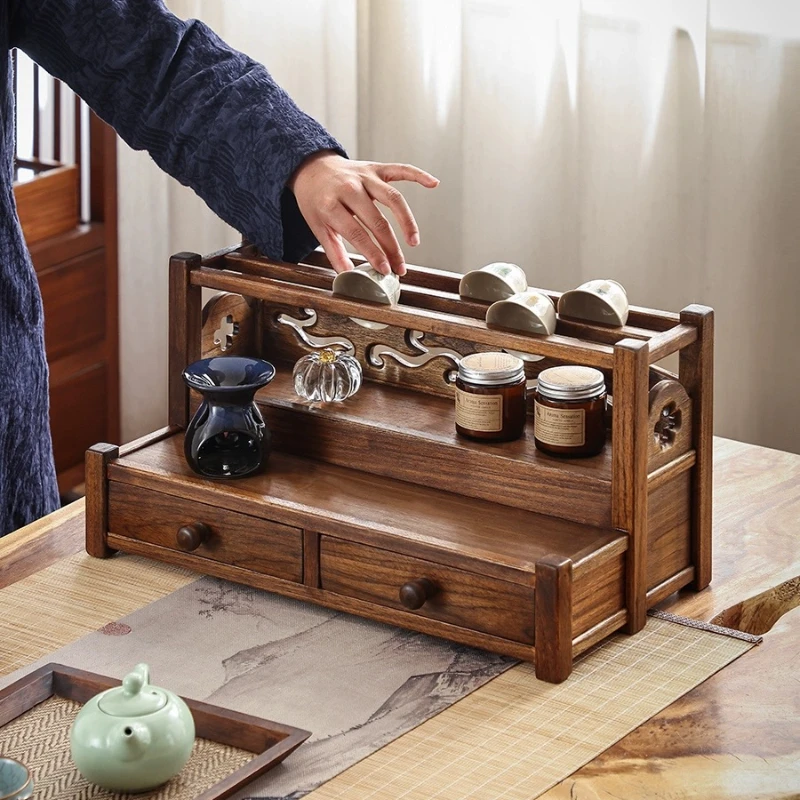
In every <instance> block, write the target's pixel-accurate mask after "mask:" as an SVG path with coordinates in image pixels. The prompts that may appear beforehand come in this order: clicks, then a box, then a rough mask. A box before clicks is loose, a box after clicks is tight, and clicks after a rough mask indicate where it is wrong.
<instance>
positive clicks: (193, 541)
mask: <svg viewBox="0 0 800 800" xmlns="http://www.w3.org/2000/svg"><path fill="white" fill-rule="evenodd" d="M210 536H211V529H210V528H209V527H208V525H204V524H203V523H202V522H192V523H191V524H189V525H184V526H183V527H182V528H179V529H178V534H177V536H176V537H175V538H176V539H177V542H178V547H180V549H181V550H187V551H191V550H197V548H198V547H200V545H201V544H203V542H205V541H206V540H207V539H208V538H209V537H210Z"/></svg>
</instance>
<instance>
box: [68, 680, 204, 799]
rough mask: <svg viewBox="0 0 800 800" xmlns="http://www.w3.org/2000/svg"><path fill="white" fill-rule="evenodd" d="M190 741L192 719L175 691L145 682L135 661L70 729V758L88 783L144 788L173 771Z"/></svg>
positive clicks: (119, 788)
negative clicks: (118, 684) (117, 684)
mask: <svg viewBox="0 0 800 800" xmlns="http://www.w3.org/2000/svg"><path fill="white" fill-rule="evenodd" d="M193 744H194V720H193V719H192V713H191V711H189V707H188V706H187V705H186V703H184V701H183V700H181V698H180V697H178V696H177V695H175V694H173V693H172V692H169V691H167V690H166V689H160V688H158V687H157V686H151V685H150V669H149V667H148V666H147V664H137V665H136V666H135V667H134V669H133V671H132V672H130V673H129V674H128V675H126V676H125V678H124V679H123V681H122V686H117V687H115V688H113V689H108V690H107V691H105V692H101V693H100V694H98V695H95V696H94V697H93V698H92V699H91V700H89V702H87V703H86V705H84V707H83V708H82V709H81V710H80V712H79V713H78V716H77V717H76V718H75V722H73V723H72V729H71V730H70V745H71V752H72V760H73V761H74V762H75V766H76V767H77V768H78V771H79V772H80V773H81V775H83V777H84V778H86V780H87V781H89V782H90V783H94V784H97V785H98V786H101V787H103V788H104V789H109V790H111V791H118V792H144V791H146V790H148V789H153V788H154V787H156V786H160V785H161V784H162V783H165V782H166V781H168V780H169V779H170V778H171V777H173V776H174V775H177V774H178V773H179V772H180V771H181V769H183V765H184V764H185V763H186V761H187V760H188V758H189V756H190V755H191V752H192V746H193Z"/></svg>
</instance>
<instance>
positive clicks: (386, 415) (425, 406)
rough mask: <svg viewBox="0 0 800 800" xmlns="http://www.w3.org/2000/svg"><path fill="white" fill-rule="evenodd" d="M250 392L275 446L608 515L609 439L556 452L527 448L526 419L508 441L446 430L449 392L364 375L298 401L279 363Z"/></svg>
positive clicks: (554, 510) (582, 513) (567, 514)
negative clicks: (349, 393) (335, 399)
mask: <svg viewBox="0 0 800 800" xmlns="http://www.w3.org/2000/svg"><path fill="white" fill-rule="evenodd" d="M257 399H258V401H259V403H260V404H261V407H262V413H263V414H264V418H265V420H266V421H267V424H268V425H269V427H270V429H271V430H272V433H273V444H274V446H275V448H276V449H277V450H282V451H286V452H289V453H293V454H295V455H299V456H303V457H306V458H312V459H316V460H321V461H325V462H329V463H332V464H338V465H340V466H344V467H350V468H355V469H362V470H363V469H367V470H369V471H371V472H373V473H375V474H377V475H382V476H385V477H387V478H396V479H399V480H402V481H408V482H409V483H416V484H419V485H425V486H432V487H435V488H437V489H443V490H445V491H450V492H455V493H457V494H462V495H468V496H470V497H478V498H482V499H484V500H491V501H493V502H495V503H503V504H505V505H510V506H515V507H517V508H523V509H533V508H535V509H536V510H537V511H538V512H540V513H543V514H549V515H551V516H557V517H561V518H563V519H569V520H573V521H575V522H581V523H585V524H589V525H601V526H608V525H609V524H610V522H611V444H610V442H609V443H608V444H607V445H606V447H605V449H604V450H603V451H602V452H601V453H600V454H599V455H597V456H595V457H593V458H584V459H580V458H570V459H564V458H556V457H553V456H549V455H547V454H546V453H542V452H541V451H540V450H537V449H536V445H535V443H534V440H533V429H532V424H529V426H528V430H527V432H526V434H525V435H523V437H522V438H520V439H517V440H516V441H513V442H504V443H485V442H475V441H471V440H469V439H466V438H464V437H461V436H459V435H458V434H457V433H456V431H455V421H454V401H453V400H452V399H445V398H439V397H432V396H430V395H426V394H423V393H421V392H414V391H409V390H407V389H402V388H399V387H393V386H387V385H385V384H380V385H379V384H374V383H365V384H364V385H363V386H362V387H361V389H360V390H359V392H358V393H357V394H356V395H355V396H354V397H352V398H349V399H348V400H347V401H346V402H345V403H323V404H321V403H308V402H305V401H302V400H301V399H300V398H298V397H297V395H296V394H295V392H294V386H293V383H292V380H291V370H290V369H289V368H288V366H284V367H283V368H280V365H279V369H278V372H277V375H276V377H275V379H274V380H273V381H272V383H271V384H270V385H269V386H267V387H266V388H265V389H264V390H262V391H260V392H259V393H258V395H257ZM399 453H402V455H401V456H399V457H398V454H399Z"/></svg>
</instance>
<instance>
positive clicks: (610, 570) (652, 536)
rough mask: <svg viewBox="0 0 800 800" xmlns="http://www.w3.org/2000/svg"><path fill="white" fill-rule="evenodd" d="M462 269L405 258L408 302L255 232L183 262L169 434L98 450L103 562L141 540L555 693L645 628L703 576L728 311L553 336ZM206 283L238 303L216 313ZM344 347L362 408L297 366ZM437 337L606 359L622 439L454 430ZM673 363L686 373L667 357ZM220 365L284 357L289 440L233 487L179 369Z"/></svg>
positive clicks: (276, 395) (276, 419)
mask: <svg viewBox="0 0 800 800" xmlns="http://www.w3.org/2000/svg"><path fill="white" fill-rule="evenodd" d="M459 278H460V276H459V275H457V274H455V273H450V272H442V271H438V270H432V269H425V268H422V267H409V271H408V275H407V276H406V277H405V278H404V279H403V291H402V296H401V299H400V303H399V305H397V306H396V307H394V308H390V307H388V306H379V305H372V304H366V303H363V302H357V301H354V300H349V299H344V298H341V297H336V296H334V295H333V294H332V293H331V289H330V287H331V283H332V279H333V272H332V270H331V269H330V267H329V266H328V265H327V261H326V260H325V258H324V256H323V255H322V254H320V253H314V254H312V256H311V257H309V259H308V260H307V261H306V262H304V263H303V264H301V265H294V264H283V263H278V262H273V261H270V260H268V259H266V258H263V257H261V256H259V255H258V254H257V253H256V251H255V250H254V249H253V248H252V247H250V246H248V245H243V246H241V247H237V248H233V249H231V250H227V251H223V252H221V253H217V254H214V255H212V256H209V257H208V258H205V259H203V258H201V257H200V256H198V255H193V254H185V253H183V254H179V255H176V256H174V257H173V258H172V260H171V264H170V314H171V323H170V341H169V347H170V351H169V362H170V376H169V379H170V385H169V398H170V399H169V407H170V411H169V423H170V426H169V427H168V428H166V429H164V430H162V431H158V432H156V433H154V434H152V435H150V436H148V437H145V438H143V439H141V440H139V441H137V442H134V443H133V444H131V445H128V446H126V447H124V448H117V447H113V446H111V445H97V446H95V447H93V448H91V449H90V450H89V452H88V454H87V495H88V498H87V499H88V505H87V530H86V547H87V550H88V552H89V553H91V554H92V555H94V556H98V557H101V558H102V557H107V556H109V555H111V554H112V553H113V552H114V551H116V550H121V551H125V552H128V553H136V554H139V555H143V556H148V557H150V558H154V559H159V560H161V561H166V562H170V563H173V564H178V565H181V566H183V567H188V568H190V569H193V570H196V571H198V572H201V573H205V574H209V575H215V576H218V577H221V578H226V579H229V580H232V581H237V582H239V583H243V584H248V585H251V586H255V587H259V588H261V589H266V590H268V591H272V592H277V593H279V594H283V595H286V596H289V597H293V598H299V599H301V600H308V601H311V602H314V603H319V604H321V605H324V606H328V607H330V608H334V609H339V610H342V611H346V612H350V613H353V614H358V615H361V616H364V617H369V618H371V619H375V620H380V621H382V622H387V623H391V624H393V625H399V626H402V627H406V628H410V629H412V630H417V631H422V632H425V633H429V634H433V635H436V636H441V637H444V638H446V639H451V640H453V641H456V642H462V643H464V644H468V645H474V646H477V647H482V648H485V649H487V650H491V651H494V652H497V653H502V654H507V655H510V656H514V657H517V658H520V659H525V660H529V661H535V664H536V674H537V676H538V677H539V678H541V679H543V680H546V681H553V682H558V681H562V680H564V679H565V678H566V677H567V676H568V675H569V674H570V671H571V669H572V661H573V658H574V657H575V655H576V654H578V653H581V652H582V651H584V650H586V649H587V648H589V647H590V646H592V645H593V644H595V643H596V642H598V641H600V640H601V639H603V638H604V637H606V636H608V635H609V634H611V633H612V632H614V631H617V630H620V629H622V630H624V631H625V632H627V633H630V634H633V633H636V632H637V631H639V630H641V629H642V627H643V626H644V624H645V620H646V613H647V610H648V609H649V608H651V607H652V606H654V605H655V604H657V603H658V602H660V601H661V600H663V599H664V598H665V597H667V596H668V595H669V594H671V593H672V592H675V591H676V590H678V589H680V588H682V587H685V586H688V585H691V586H692V587H693V588H694V589H695V590H699V589H702V588H704V587H705V586H707V585H708V583H709V582H710V580H711V450H712V359H713V312H712V311H711V309H709V308H705V307H702V306H689V307H688V308H686V309H684V310H683V311H682V312H681V313H680V315H678V314H670V313H666V312H662V311H655V310H650V309H643V308H633V309H632V310H631V313H630V317H629V324H628V325H626V326H625V327H623V328H607V327H602V326H599V325H593V324H588V323H583V322H578V321H570V320H563V319H560V320H559V322H558V329H557V332H556V334H555V335H553V336H529V335H522V334H517V333H513V332H509V331H503V330H494V329H490V328H487V326H486V324H485V323H484V321H483V320H484V315H485V311H486V306H485V305H484V304H481V303H476V302H466V301H462V300H460V299H459V297H458V282H459ZM204 288H207V289H214V290H217V291H219V292H223V293H224V294H222V295H217V296H215V297H214V298H212V299H211V300H210V301H209V302H208V303H207V304H206V306H205V308H204V307H203V302H202V299H201V290H202V289H204ZM551 296H552V297H553V298H554V299H555V300H557V298H558V295H557V294H555V293H551ZM315 316H316V322H313V320H314V318H315ZM351 318H359V319H361V320H368V321H371V322H373V323H383V324H386V325H388V326H389V327H386V328H384V329H380V330H374V329H367V328H365V327H363V326H361V325H359V324H357V323H355V322H353V321H352V319H351ZM312 322H313V324H311V323H312ZM301 323H302V324H301ZM328 337H333V338H339V339H341V338H345V339H347V340H349V341H350V342H352V343H353V345H354V347H355V351H356V354H357V356H358V358H359V360H360V362H361V364H362V366H363V369H364V376H365V382H364V385H363V386H362V388H361V390H360V391H359V393H358V394H357V395H355V396H354V397H353V398H351V399H349V400H347V401H345V402H344V403H339V404H309V403H307V402H304V401H301V400H300V399H299V398H298V397H297V396H296V395H295V393H294V389H293V383H292V366H293V364H294V362H295V360H296V359H297V358H298V357H300V356H301V355H303V354H305V353H308V352H310V351H311V350H312V349H313V347H312V346H311V345H309V344H308V343H307V342H309V341H310V342H312V343H314V345H315V346H318V345H321V344H322V342H320V341H319V339H323V340H324V339H326V338H328ZM437 348H445V349H447V350H454V351H457V352H458V353H461V354H466V353H470V352H475V351H476V350H500V349H510V350H514V351H518V352H522V353H527V354H533V355H537V356H543V359H542V360H539V361H531V362H530V363H527V365H526V370H527V371H528V373H529V375H528V377H529V378H533V377H535V375H536V374H537V373H538V372H539V371H540V370H541V369H543V368H545V367H548V366H552V365H554V364H564V363H573V364H583V365H589V366H593V367H597V368H599V369H601V370H603V371H604V372H605V374H606V378H607V383H608V385H609V387H610V391H611V393H612V394H613V435H610V436H609V442H608V444H607V445H606V448H605V450H604V451H603V452H602V453H601V454H600V455H598V456H596V457H594V458H589V459H557V458H553V457H549V456H547V455H544V454H543V453H541V452H539V451H537V450H536V449H535V447H534V442H533V434H532V420H530V421H529V425H528V430H527V433H526V435H525V437H524V438H523V439H521V440H518V441H515V442H510V443H505V444H487V443H479V442H472V441H468V440H465V439H462V438H460V437H458V436H457V435H456V433H455V430H454V423H453V413H454V402H453V397H452V394H453V388H452V385H451V384H449V383H448V382H447V380H446V376H447V373H448V372H450V371H451V370H452V369H453V367H454V363H453V361H452V360H450V359H448V358H447V356H446V355H441V354H440V352H441V351H438V350H437ZM387 350H389V351H393V352H394V353H400V354H404V355H401V356H399V360H398V357H395V356H393V355H392V354H391V353H388V354H387V352H386V351H387ZM675 352H679V354H680V355H679V373H678V375H673V374H671V373H669V372H667V371H665V370H663V369H659V368H658V367H655V366H654V364H656V362H659V361H661V360H662V359H663V358H665V357H666V356H668V355H670V354H672V353H675ZM223 354H224V355H233V354H241V355H251V356H258V357H262V358H265V359H267V360H269V361H271V362H273V363H274V364H275V365H276V367H277V368H278V373H277V376H276V378H275V380H274V381H273V382H272V383H271V384H270V385H269V386H267V387H266V388H265V389H264V390H262V391H261V392H260V393H259V395H258V400H259V402H260V404H261V409H262V413H263V414H264V417H265V419H266V421H267V424H268V425H269V427H270V429H271V430H272V436H273V448H274V450H273V453H272V455H271V457H270V460H269V461H268V463H267V465H266V468H265V469H264V471H263V472H262V473H261V474H259V475H257V476H255V477H250V478H245V479H242V480H238V481H209V480H204V479H203V478H200V477H198V476H197V475H195V474H194V473H193V472H191V470H190V469H189V467H188V465H187V464H186V462H185V460H184V457H183V429H184V428H185V427H186V425H187V422H188V420H189V419H190V414H191V413H192V411H193V409H194V408H195V407H196V404H197V398H195V397H190V394H189V392H188V391H187V389H186V387H185V385H184V383H183V381H182V379H181V372H182V370H183V368H184V366H186V365H187V364H189V363H190V362H193V361H195V360H197V359H198V358H200V357H202V356H209V355H223ZM400 360H402V361H405V362H406V363H407V364H409V365H410V366H403V365H402V364H401V363H400ZM611 417H612V415H609V421H610V420H611Z"/></svg>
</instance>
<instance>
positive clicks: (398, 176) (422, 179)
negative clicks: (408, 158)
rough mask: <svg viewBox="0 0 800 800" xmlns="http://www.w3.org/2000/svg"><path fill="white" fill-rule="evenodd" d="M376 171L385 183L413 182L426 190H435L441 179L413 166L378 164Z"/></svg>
mask: <svg viewBox="0 0 800 800" xmlns="http://www.w3.org/2000/svg"><path fill="white" fill-rule="evenodd" d="M375 168H376V169H375V171H376V172H377V173H378V175H379V176H380V177H381V178H382V179H383V180H385V181H413V182H414V183H419V184H420V185H421V186H424V187H425V188H426V189H434V188H435V187H437V186H438V185H439V179H438V178H435V177H434V176H433V175H431V174H430V172H425V170H424V169H420V168H419V167H415V166H414V165H413V164H376V165H375Z"/></svg>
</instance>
